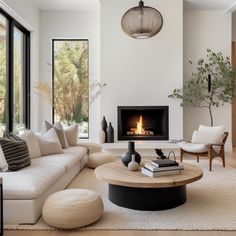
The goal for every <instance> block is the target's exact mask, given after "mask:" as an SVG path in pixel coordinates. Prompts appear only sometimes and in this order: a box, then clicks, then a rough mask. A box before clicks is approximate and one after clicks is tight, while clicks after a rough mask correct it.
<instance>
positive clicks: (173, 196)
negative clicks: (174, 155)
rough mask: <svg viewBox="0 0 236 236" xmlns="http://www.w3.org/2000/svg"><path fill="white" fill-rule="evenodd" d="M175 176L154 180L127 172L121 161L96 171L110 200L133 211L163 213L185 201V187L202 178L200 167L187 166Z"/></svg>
mask: <svg viewBox="0 0 236 236" xmlns="http://www.w3.org/2000/svg"><path fill="white" fill-rule="evenodd" d="M181 165H184V170H182V172H181V174H178V175H168V176H160V177H156V178H152V177H148V176H145V175H143V174H142V173H141V172H140V171H135V172H133V171H130V170H128V168H127V167H125V166H124V165H123V164H122V162H121V161H120V162H112V163H108V164H105V165H102V166H99V167H97V168H96V169H95V175H96V178H98V179H99V180H101V181H103V182H105V183H108V186H109V188H108V195H109V200H110V201H111V202H113V203H115V204H117V205H119V206H122V207H126V208H130V209H136V210H148V211H154V210H165V209H171V208H174V207H177V206H179V205H182V204H184V203H185V201H186V199H187V198H186V185H187V184H190V183H192V182H194V181H197V180H199V179H200V178H201V177H202V176H203V172H202V170H201V168H199V167H197V166H193V165H190V164H186V163H181Z"/></svg>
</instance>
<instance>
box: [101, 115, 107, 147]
mask: <svg viewBox="0 0 236 236" xmlns="http://www.w3.org/2000/svg"><path fill="white" fill-rule="evenodd" d="M101 126H102V130H103V131H104V132H105V143H106V142H107V121H106V118H105V116H103V119H102V122H101Z"/></svg>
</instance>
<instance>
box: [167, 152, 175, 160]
mask: <svg viewBox="0 0 236 236" xmlns="http://www.w3.org/2000/svg"><path fill="white" fill-rule="evenodd" d="M171 155H172V156H173V158H174V161H176V156H175V152H174V151H170V152H169V154H168V157H167V158H168V159H170V156H171Z"/></svg>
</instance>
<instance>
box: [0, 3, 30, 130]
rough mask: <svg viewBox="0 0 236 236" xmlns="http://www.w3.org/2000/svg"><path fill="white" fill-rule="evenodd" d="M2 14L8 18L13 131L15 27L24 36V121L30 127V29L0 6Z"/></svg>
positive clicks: (9, 101) (9, 113)
mask: <svg viewBox="0 0 236 236" xmlns="http://www.w3.org/2000/svg"><path fill="white" fill-rule="evenodd" d="M0 14H2V15H3V16H4V17H5V18H6V19H7V32H6V33H7V60H6V66H7V76H6V80H7V81H6V100H7V101H6V104H7V109H6V130H8V131H10V132H12V131H13V128H14V99H13V98H14V28H17V29H18V30H19V31H21V32H22V33H23V35H24V37H23V50H24V51H23V62H24V63H23V96H24V97H23V121H24V124H25V126H26V128H27V129H30V31H28V30H27V29H26V28H25V27H24V26H22V25H21V24H20V23H19V22H18V21H16V20H15V19H14V18H13V17H12V16H10V15H9V14H8V13H7V12H6V11H4V10H3V9H2V8H1V7H0Z"/></svg>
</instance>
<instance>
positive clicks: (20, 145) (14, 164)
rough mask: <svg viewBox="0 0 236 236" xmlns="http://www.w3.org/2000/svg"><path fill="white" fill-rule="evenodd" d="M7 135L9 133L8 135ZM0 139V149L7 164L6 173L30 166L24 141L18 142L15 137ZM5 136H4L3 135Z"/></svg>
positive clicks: (19, 140)
mask: <svg viewBox="0 0 236 236" xmlns="http://www.w3.org/2000/svg"><path fill="white" fill-rule="evenodd" d="M8 134H9V133H8ZM11 135H12V134H10V135H9V136H8V138H12V139H13V140H11V139H7V138H0V145H1V147H2V150H3V153H4V156H5V159H6V161H7V164H8V171H17V170H20V169H22V168H24V167H26V166H29V165H30V164H31V161H30V157H29V150H28V147H27V144H26V142H25V141H24V140H22V139H20V138H19V137H18V136H17V137H18V138H19V139H18V140H16V137H11ZM4 136H6V135H4Z"/></svg>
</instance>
